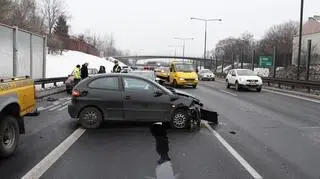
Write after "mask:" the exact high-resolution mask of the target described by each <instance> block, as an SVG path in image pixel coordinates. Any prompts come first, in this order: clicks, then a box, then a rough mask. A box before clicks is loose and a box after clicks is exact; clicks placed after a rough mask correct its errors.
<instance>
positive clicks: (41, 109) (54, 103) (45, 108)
mask: <svg viewBox="0 0 320 179" xmlns="http://www.w3.org/2000/svg"><path fill="white" fill-rule="evenodd" d="M59 104H60V102H58V101H55V102H53V104H52V105H50V106H47V107H40V108H39V111H43V110H47V109H49V108H52V107H54V106H56V105H59Z"/></svg>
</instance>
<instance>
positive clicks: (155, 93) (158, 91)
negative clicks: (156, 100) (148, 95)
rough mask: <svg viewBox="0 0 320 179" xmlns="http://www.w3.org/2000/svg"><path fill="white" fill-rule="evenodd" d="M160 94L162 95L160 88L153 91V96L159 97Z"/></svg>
mask: <svg viewBox="0 0 320 179" xmlns="http://www.w3.org/2000/svg"><path fill="white" fill-rule="evenodd" d="M161 95H163V92H162V91H161V90H156V91H155V92H154V97H159V96H161Z"/></svg>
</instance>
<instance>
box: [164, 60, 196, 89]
mask: <svg viewBox="0 0 320 179" xmlns="http://www.w3.org/2000/svg"><path fill="white" fill-rule="evenodd" d="M198 82H199V80H198V74H197V73H196V72H195V70H194V68H193V65H192V63H184V62H172V63H171V64H170V75H169V83H170V84H172V85H173V86H174V87H180V86H192V87H193V88H196V87H197V85H198Z"/></svg>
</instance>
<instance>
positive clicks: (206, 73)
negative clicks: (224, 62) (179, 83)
mask: <svg viewBox="0 0 320 179" xmlns="http://www.w3.org/2000/svg"><path fill="white" fill-rule="evenodd" d="M215 78H216V76H215V74H214V73H213V72H212V71H210V70H209V69H202V70H200V72H199V80H208V81H214V80H215Z"/></svg>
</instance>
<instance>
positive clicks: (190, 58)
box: [113, 55, 211, 62]
mask: <svg viewBox="0 0 320 179" xmlns="http://www.w3.org/2000/svg"><path fill="white" fill-rule="evenodd" d="M113 58H115V59H135V60H146V59H182V60H193V61H200V62H205V61H207V62H208V61H210V60H211V59H210V58H199V57H183V56H163V55H144V56H113Z"/></svg>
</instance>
